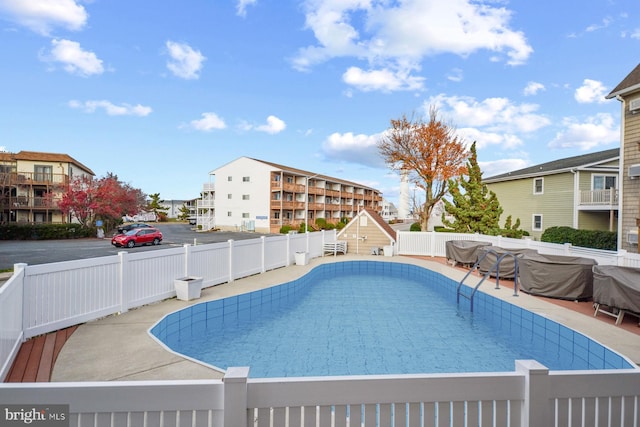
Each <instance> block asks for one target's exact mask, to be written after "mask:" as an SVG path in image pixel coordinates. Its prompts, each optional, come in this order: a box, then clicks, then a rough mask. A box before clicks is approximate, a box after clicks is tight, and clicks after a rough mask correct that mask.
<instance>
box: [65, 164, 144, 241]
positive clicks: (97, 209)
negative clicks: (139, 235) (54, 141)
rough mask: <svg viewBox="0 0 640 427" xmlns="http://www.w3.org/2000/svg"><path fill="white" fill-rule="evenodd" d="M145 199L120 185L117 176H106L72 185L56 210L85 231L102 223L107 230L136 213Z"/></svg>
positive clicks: (72, 183) (76, 181) (124, 185)
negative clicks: (60, 211)
mask: <svg viewBox="0 0 640 427" xmlns="http://www.w3.org/2000/svg"><path fill="white" fill-rule="evenodd" d="M145 199H146V196H145V194H144V193H142V191H141V190H139V189H137V188H133V187H131V186H130V185H129V184H125V183H122V182H120V181H119V180H118V177H117V176H116V175H113V174H107V176H105V177H103V178H100V179H93V178H92V177H90V176H80V177H77V178H75V179H74V180H73V181H72V182H71V184H70V185H69V189H68V190H67V192H66V193H64V194H63V195H62V200H61V201H60V202H59V203H58V206H59V208H60V209H61V210H62V212H63V213H64V214H65V215H66V214H71V215H72V216H73V217H74V218H75V219H76V220H78V222H79V223H80V224H82V225H83V226H84V227H89V226H91V225H92V224H93V223H94V221H96V220H102V221H103V222H104V224H105V228H107V229H110V228H111V227H113V226H115V224H117V223H118V222H119V220H120V218H121V217H122V216H123V215H127V214H134V213H137V212H138V211H139V210H140V208H142V207H143V206H144V205H145Z"/></svg>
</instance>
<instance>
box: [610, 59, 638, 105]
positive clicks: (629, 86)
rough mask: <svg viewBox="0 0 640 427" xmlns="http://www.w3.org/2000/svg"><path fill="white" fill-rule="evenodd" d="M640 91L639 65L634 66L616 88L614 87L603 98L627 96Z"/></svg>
mask: <svg viewBox="0 0 640 427" xmlns="http://www.w3.org/2000/svg"><path fill="white" fill-rule="evenodd" d="M639 90H640V64H638V65H636V68H634V69H633V70H632V71H631V72H630V73H629V74H628V75H627V77H625V78H624V79H623V80H622V81H621V82H620V83H618V86H616V87H615V88H614V89H613V90H612V91H611V92H610V93H609V95H607V96H606V97H605V98H607V99H611V98H614V97H615V96H617V95H621V96H623V95H627V94H629V93H632V92H636V91H639Z"/></svg>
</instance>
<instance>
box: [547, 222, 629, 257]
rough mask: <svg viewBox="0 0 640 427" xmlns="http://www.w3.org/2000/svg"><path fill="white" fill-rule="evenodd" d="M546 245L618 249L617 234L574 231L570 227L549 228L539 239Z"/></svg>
mask: <svg viewBox="0 0 640 427" xmlns="http://www.w3.org/2000/svg"><path fill="white" fill-rule="evenodd" d="M540 240H542V241H543V242H548V243H560V244H563V243H571V244H572V245H573V246H579V247H582V248H592V249H604V250H608V251H615V250H617V249H618V233H616V232H613V231H600V230H576V229H575V228H571V227H549V228H547V229H546V230H544V233H542V236H541V238H540Z"/></svg>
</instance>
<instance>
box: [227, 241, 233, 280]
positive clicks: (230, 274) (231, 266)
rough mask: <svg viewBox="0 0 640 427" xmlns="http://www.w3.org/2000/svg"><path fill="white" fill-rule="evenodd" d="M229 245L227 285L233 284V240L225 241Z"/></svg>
mask: <svg viewBox="0 0 640 427" xmlns="http://www.w3.org/2000/svg"><path fill="white" fill-rule="evenodd" d="M227 243H229V283H231V282H233V239H229V240H227Z"/></svg>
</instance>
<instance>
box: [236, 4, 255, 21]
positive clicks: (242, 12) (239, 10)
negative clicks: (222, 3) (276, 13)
mask: <svg viewBox="0 0 640 427" xmlns="http://www.w3.org/2000/svg"><path fill="white" fill-rule="evenodd" d="M257 2H258V0H238V4H237V6H236V14H237V15H238V16H242V17H243V18H244V17H245V16H247V6H253V5H255V4H256V3H257Z"/></svg>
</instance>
